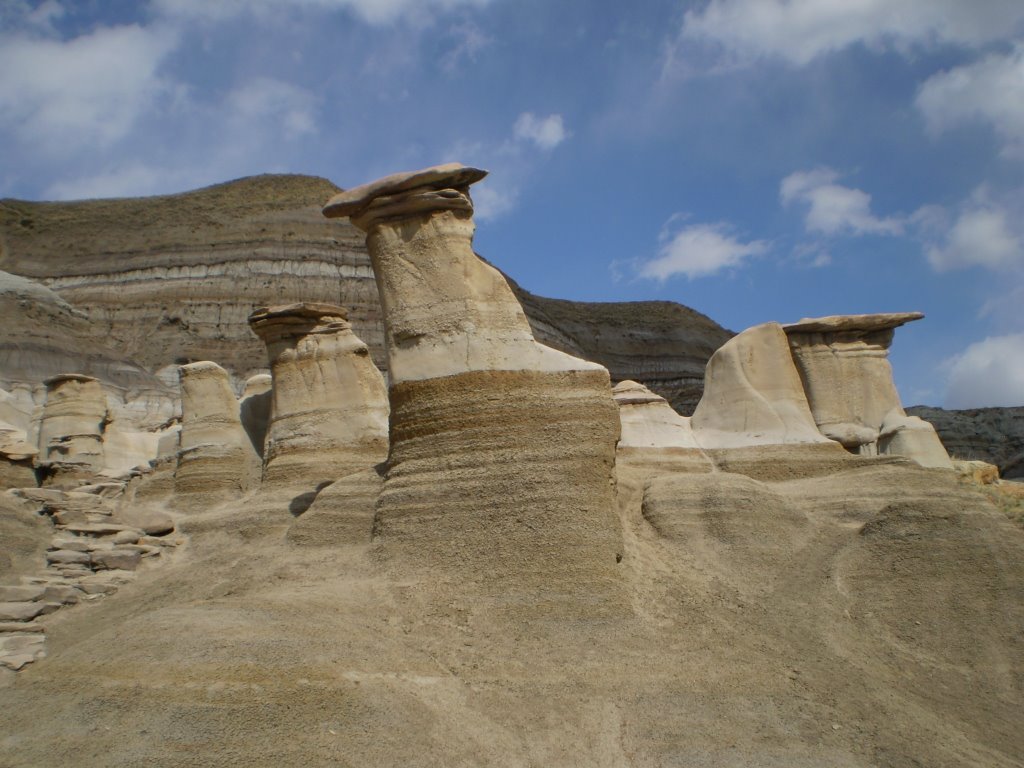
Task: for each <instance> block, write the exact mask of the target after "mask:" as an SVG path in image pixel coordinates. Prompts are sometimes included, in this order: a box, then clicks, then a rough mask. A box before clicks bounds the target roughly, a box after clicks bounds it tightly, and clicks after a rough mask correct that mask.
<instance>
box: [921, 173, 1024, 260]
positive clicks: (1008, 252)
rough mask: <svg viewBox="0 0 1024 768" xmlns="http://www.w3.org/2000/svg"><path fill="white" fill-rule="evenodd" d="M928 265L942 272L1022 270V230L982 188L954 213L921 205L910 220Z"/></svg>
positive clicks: (1023, 240) (1023, 244) (1023, 248)
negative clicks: (970, 269)
mask: <svg viewBox="0 0 1024 768" xmlns="http://www.w3.org/2000/svg"><path fill="white" fill-rule="evenodd" d="M911 222H912V223H913V224H914V226H915V228H916V230H917V233H918V237H919V238H920V239H921V240H922V241H923V242H924V244H925V255H926V256H927V257H928V262H929V264H931V266H932V267H933V268H934V269H936V270H938V271H940V272H944V271H947V270H952V269H963V268H967V267H984V268H987V269H992V270H1006V269H1008V268H1014V267H1016V268H1024V231H1022V229H1024V228H1022V225H1021V223H1020V221H1019V217H1018V216H1011V214H1010V212H1009V211H1008V210H1007V209H1006V208H1005V207H1004V206H1003V205H1002V204H1001V203H1000V202H998V201H997V200H995V199H993V197H992V195H991V193H990V192H989V191H988V189H987V188H986V187H985V186H981V187H979V188H978V189H976V190H975V191H974V193H973V194H972V195H971V196H970V198H968V199H967V200H966V201H964V202H963V203H962V204H961V205H960V206H958V208H957V209H955V210H954V211H952V212H951V211H948V210H946V209H945V208H943V207H941V206H934V205H931V206H924V207H922V208H920V209H918V210H917V211H916V212H915V213H914V215H913V216H912V217H911Z"/></svg>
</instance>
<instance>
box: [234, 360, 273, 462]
mask: <svg viewBox="0 0 1024 768" xmlns="http://www.w3.org/2000/svg"><path fill="white" fill-rule="evenodd" d="M273 388H274V380H273V379H272V378H271V376H270V374H269V373H257V374H256V375H255V376H250V377H249V378H248V379H247V380H246V382H245V387H244V388H243V389H242V396H241V397H240V398H239V400H238V415H239V417H240V418H241V420H242V426H243V427H244V428H245V433H246V434H247V435H249V441H250V442H251V443H252V448H253V450H254V451H256V453H257V454H259V455H260V456H262V455H263V451H264V448H265V446H266V442H267V429H269V427H270V409H271V406H272V405H273V403H272V401H273V397H274V393H273Z"/></svg>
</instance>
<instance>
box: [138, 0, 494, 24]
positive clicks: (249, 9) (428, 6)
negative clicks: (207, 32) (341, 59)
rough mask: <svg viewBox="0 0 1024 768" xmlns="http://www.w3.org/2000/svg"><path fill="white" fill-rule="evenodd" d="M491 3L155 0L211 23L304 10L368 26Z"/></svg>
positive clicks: (163, 10)
mask: <svg viewBox="0 0 1024 768" xmlns="http://www.w3.org/2000/svg"><path fill="white" fill-rule="evenodd" d="M489 2H490V0H215V2H211V0H154V2H153V6H154V8H155V9H156V11H157V12H158V13H160V14H161V15H164V16H167V17H170V18H178V19H198V20H202V21H207V22H217V21H225V20H227V19H231V18H233V17H237V16H254V15H255V16H264V17H266V16H271V15H274V14H281V13H289V12H293V11H295V10H301V9H313V10H323V11H350V12H352V13H354V14H355V15H356V16H358V17H359V18H360V19H362V20H363V21H365V22H367V23H368V24H374V25H384V24H393V23H395V22H398V21H401V20H411V21H416V22H420V21H422V20H423V19H424V17H425V16H429V15H430V14H432V13H435V12H437V11H448V10H452V9H454V8H458V7H459V6H477V7H480V6H484V5H487V4H488V3H489Z"/></svg>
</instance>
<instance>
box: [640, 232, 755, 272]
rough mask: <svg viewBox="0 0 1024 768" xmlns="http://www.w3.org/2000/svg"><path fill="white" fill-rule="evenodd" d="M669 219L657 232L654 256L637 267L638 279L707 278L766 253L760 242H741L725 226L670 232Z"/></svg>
mask: <svg viewBox="0 0 1024 768" xmlns="http://www.w3.org/2000/svg"><path fill="white" fill-rule="evenodd" d="M678 219H679V217H678V216H675V217H673V218H672V219H670V220H669V222H668V223H667V224H666V226H665V228H664V229H663V230H662V233H661V238H660V240H661V245H660V247H659V248H658V255H657V257H655V258H653V259H651V260H649V261H646V262H643V263H642V264H641V265H640V270H639V274H640V277H644V278H649V279H653V280H658V281H659V282H663V281H665V280H667V279H668V278H670V277H675V276H676V275H684V276H685V277H687V278H689V279H691V280H692V279H693V278H696V277H708V276H709V275H713V274H716V273H718V272H721V271H722V270H725V269H729V268H733V267H739V266H740V265H742V264H743V262H745V261H746V260H747V259H750V258H753V257H755V256H761V255H763V254H764V253H766V252H767V251H768V248H769V245H768V243H767V242H765V241H764V240H753V241H751V242H746V243H745V242H742V241H741V240H739V239H737V238H736V237H735V236H734V235H733V234H731V232H730V228H729V226H728V225H726V224H724V223H717V224H691V225H689V226H686V227H683V228H682V229H680V230H678V231H676V232H673V231H672V225H673V223H674V222H675V221H677V220H678Z"/></svg>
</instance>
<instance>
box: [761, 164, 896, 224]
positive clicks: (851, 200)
mask: <svg viewBox="0 0 1024 768" xmlns="http://www.w3.org/2000/svg"><path fill="white" fill-rule="evenodd" d="M839 178H840V176H839V174H838V173H837V172H836V171H834V170H832V169H831V168H815V169H814V170H811V171H796V172H795V173H791V174H790V175H789V176H787V177H786V178H784V179H783V180H782V183H781V184H780V185H779V198H780V199H781V200H782V203H783V205H791V204H793V203H799V204H802V205H805V206H806V207H807V214H806V216H805V218H804V226H805V227H806V228H807V230H808V231H809V232H819V233H821V234H823V235H839V234H850V235H871V234H874V235H898V234H900V233H901V232H902V231H903V225H902V224H901V223H900V221H899V220H897V219H894V218H882V217H878V216H875V215H873V214H872V213H871V195H869V194H868V193H867V192H864V191H862V190H859V189H854V188H853V187H846V186H843V185H841V184H837V183H836V181H837V180H838V179H839Z"/></svg>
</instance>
